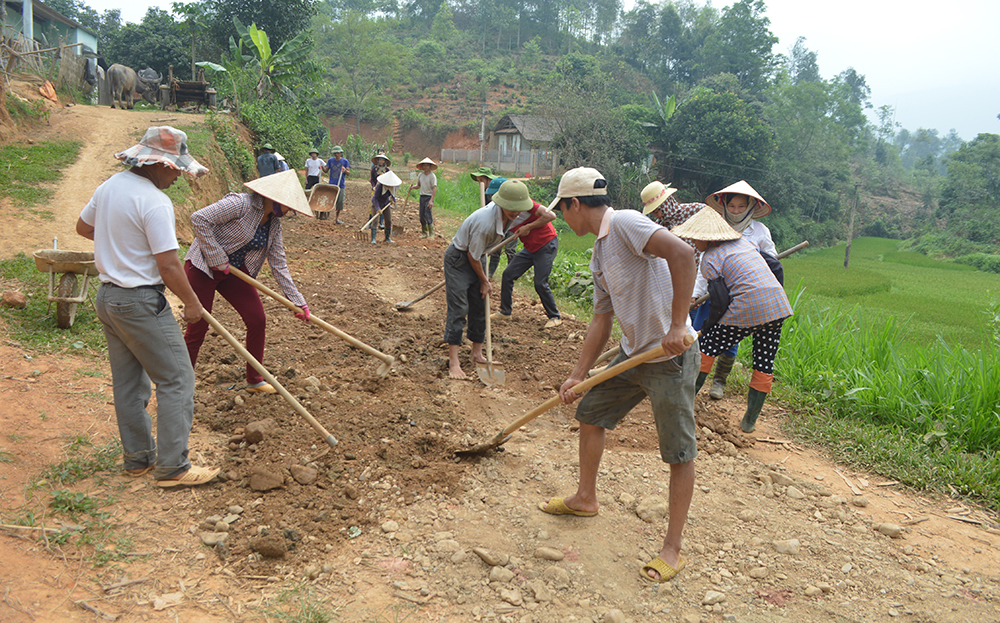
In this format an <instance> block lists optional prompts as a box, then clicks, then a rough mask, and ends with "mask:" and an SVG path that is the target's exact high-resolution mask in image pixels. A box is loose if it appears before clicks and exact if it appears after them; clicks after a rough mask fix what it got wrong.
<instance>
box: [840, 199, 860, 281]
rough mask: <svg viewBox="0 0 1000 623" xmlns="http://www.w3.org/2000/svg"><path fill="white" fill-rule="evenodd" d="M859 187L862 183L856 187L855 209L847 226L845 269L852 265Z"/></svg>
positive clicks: (852, 209) (852, 210)
mask: <svg viewBox="0 0 1000 623" xmlns="http://www.w3.org/2000/svg"><path fill="white" fill-rule="evenodd" d="M858 186H861V182H858V183H856V184H855V185H854V207H853V208H851V220H850V222H849V223H848V225H847V250H846V251H845V252H844V268H845V269H846V268H847V266H848V264H850V263H851V241H852V240H854V213H855V212H857V211H858Z"/></svg>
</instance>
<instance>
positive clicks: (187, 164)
mask: <svg viewBox="0 0 1000 623" xmlns="http://www.w3.org/2000/svg"><path fill="white" fill-rule="evenodd" d="M115 158H117V159H118V160H121V161H122V162H124V163H125V164H128V165H131V166H133V167H142V166H145V165H147V164H160V163H162V164H165V165H167V166H168V167H170V168H171V169H177V170H178V171H183V172H185V173H190V174H191V175H193V176H195V177H201V176H202V175H205V174H206V173H208V169H206V168H205V167H203V166H202V165H201V164H199V163H198V161H197V160H195V159H194V157H192V156H191V154H189V153H188V148H187V134H185V133H184V132H183V131H181V130H178V129H177V128H173V127H170V126H169V125H160V126H153V127H151V128H149V129H148V130H146V133H145V134H144V135H143V137H142V140H140V141H139V143H138V144H136V145H133V146H132V147H129V148H128V149H126V150H125V151H120V152H118V153H117V154H115Z"/></svg>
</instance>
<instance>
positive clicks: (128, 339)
mask: <svg viewBox="0 0 1000 623" xmlns="http://www.w3.org/2000/svg"><path fill="white" fill-rule="evenodd" d="M96 307H97V317H98V318H100V319H101V322H102V323H103V324H104V337H105V338H106V339H107V341H108V358H109V359H110V360H111V380H112V386H113V388H114V397H115V415H116V416H117V418H118V433H119V435H121V440H122V448H123V449H124V452H125V458H124V462H125V469H138V468H143V467H147V466H149V465H153V464H154V463H155V464H156V469H155V470H154V471H153V475H154V477H155V478H156V479H157V480H164V479H166V478H175V477H177V476H179V475H181V474H183V473H184V472H186V471H187V470H188V469H190V467H191V462H190V461H189V460H188V436H189V435H190V433H191V421H192V419H193V416H194V368H192V367H191V359H190V357H189V356H188V352H187V347H185V345H184V337H183V336H182V335H181V329H180V327H179V326H177V321H176V320H174V316H173V314H172V313H171V310H170V304H169V303H168V302H167V299H166V298H165V297H164V296H163V294H162V292H161V291H159V290H156V289H153V288H149V287H143V288H119V287H117V286H113V285H111V284H108V283H105V284H102V285H101V288H100V289H99V290H98V292H97V299H96ZM150 381H152V382H153V383H155V384H156V440H154V439H153V432H152V428H153V420H152V418H151V417H150V415H149V411H147V410H146V407H147V406H149V398H150V396H152V390H151V386H150ZM157 441H159V448H157Z"/></svg>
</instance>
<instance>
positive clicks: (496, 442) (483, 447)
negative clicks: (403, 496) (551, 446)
mask: <svg viewBox="0 0 1000 623" xmlns="http://www.w3.org/2000/svg"><path fill="white" fill-rule="evenodd" d="M694 340H695V336H694V335H692V334H690V333H689V334H687V335H686V336H684V343H685V344H688V345H690V344H693V343H694ZM663 355H664V352H663V347H662V346H657V347H656V348H654V349H653V350H647V351H646V352H644V353H642V354H641V355H637V356H635V357H630V358H629V359H626V360H625V361H623V362H621V363H619V364H618V365H615V366H612V367H610V368H607V369H606V370H603V371H601V372H600V373H598V374H595V375H594V376H592V377H590V378H589V379H587V380H585V381H583V382H580V383H577V384H576V385H574V386H573V388H572V389H573V392H575V393H577V394H582V393H583V392H585V391H587V390H588V389H590V388H591V387H593V386H594V385H597V384H598V383H603V382H604V381H606V380H608V379H610V378H611V377H613V376H618V375H619V374H621V373H622V372H624V371H626V370H631V369H632V368H634V367H636V366H638V365H640V364H643V363H646V362H647V361H649V360H651V359H656V358H657V357H662V356H663ZM559 404H562V398H561V397H560V396H559V395H558V394H557V395H555V396H553V397H552V398H549V399H548V400H546V401H545V402H543V403H542V404H540V405H538V406H537V407H535V408H534V409H532V410H531V411H528V412H527V413H525V414H524V415H522V416H521V417H519V418H518V419H516V420H514V421H513V422H512V423H511V424H509V425H508V426H507V428H505V429H503V430H502V431H500V432H499V433H497V435H496V437H494V438H493V439H490V440H489V441H487V442H485V443H481V444H479V445H476V446H472V447H471V448H469V449H467V450H456V451H455V454H457V455H459V456H474V455H477V454H484V453H486V452H488V451H490V450H493V449H495V448H499V447H500V446H502V445H503V444H504V443H506V442H507V440H508V439H510V438H511V437H512V436H513V434H514V431H516V430H517V429H519V428H521V427H522V426H524V425H525V424H527V423H528V422H530V421H532V420H534V419H535V418H537V417H538V416H539V415H541V414H543V413H545V412H546V411H548V410H549V409H551V408H552V407H554V406H556V405H559Z"/></svg>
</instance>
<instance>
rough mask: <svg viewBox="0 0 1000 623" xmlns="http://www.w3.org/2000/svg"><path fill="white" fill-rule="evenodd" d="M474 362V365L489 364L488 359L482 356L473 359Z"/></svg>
mask: <svg viewBox="0 0 1000 623" xmlns="http://www.w3.org/2000/svg"><path fill="white" fill-rule="evenodd" d="M472 361H473V363H489V361H487V359H486V357H483V356H482V355H479V356H478V357H473V358H472Z"/></svg>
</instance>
